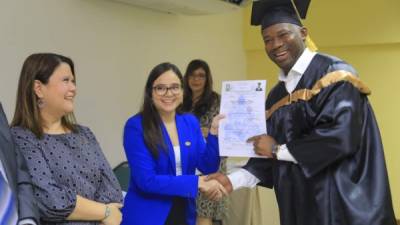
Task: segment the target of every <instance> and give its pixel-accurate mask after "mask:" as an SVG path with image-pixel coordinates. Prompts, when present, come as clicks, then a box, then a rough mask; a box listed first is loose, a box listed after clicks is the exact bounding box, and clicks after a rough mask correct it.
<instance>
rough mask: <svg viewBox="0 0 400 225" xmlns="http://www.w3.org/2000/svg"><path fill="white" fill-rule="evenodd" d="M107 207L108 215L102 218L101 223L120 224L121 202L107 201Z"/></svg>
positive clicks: (105, 224) (107, 224)
mask: <svg viewBox="0 0 400 225" xmlns="http://www.w3.org/2000/svg"><path fill="white" fill-rule="evenodd" d="M106 206H108V208H109V209H110V215H109V216H107V217H106V218H104V219H103V220H102V221H101V224H102V225H119V224H121V221H122V213H121V210H120V209H121V208H122V204H121V203H109V204H106Z"/></svg>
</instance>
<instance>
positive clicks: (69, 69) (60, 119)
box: [11, 53, 122, 225]
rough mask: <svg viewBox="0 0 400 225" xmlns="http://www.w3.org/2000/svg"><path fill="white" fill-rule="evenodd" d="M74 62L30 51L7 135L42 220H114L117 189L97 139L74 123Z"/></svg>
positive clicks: (87, 223)
mask: <svg viewBox="0 0 400 225" xmlns="http://www.w3.org/2000/svg"><path fill="white" fill-rule="evenodd" d="M75 96H76V85H75V72H74V64H73V62H72V60H71V59H69V58H67V57H64V56H62V55H57V54H52V53H38V54H33V55H31V56H29V57H28V58H27V59H26V60H25V62H24V65H23V67H22V71H21V75H20V78H19V84H18V91H17V101H16V108H15V113H14V118H13V121H12V124H11V126H12V128H11V131H12V135H13V138H14V141H15V143H16V144H17V146H18V147H19V149H20V151H21V154H22V155H23V156H24V158H25V159H26V162H27V165H28V170H29V172H30V175H31V177H32V183H33V187H34V194H35V196H36V198H37V205H38V207H39V211H40V214H41V224H44V225H46V224H49V225H56V224H57V225H97V224H104V225H118V224H120V221H121V218H122V215H121V212H120V210H119V208H121V206H122V205H121V204H120V203H121V202H122V194H121V189H120V186H119V184H118V182H117V179H116V178H115V176H114V174H113V172H112V170H111V168H110V165H109V164H108V162H107V160H106V158H105V157H104V155H103V153H102V151H101V148H100V146H99V143H98V142H97V140H96V138H95V136H94V134H93V133H92V132H91V131H90V129H89V128H87V127H84V126H81V125H78V124H77V123H76V120H75V117H74V114H73V110H74V98H75Z"/></svg>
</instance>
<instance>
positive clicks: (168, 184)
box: [122, 114, 219, 225]
mask: <svg viewBox="0 0 400 225" xmlns="http://www.w3.org/2000/svg"><path fill="white" fill-rule="evenodd" d="M175 121H176V127H177V131H178V136H179V145H180V150H181V163H182V175H181V176H176V164H175V156H174V150H173V146H172V142H171V140H170V138H169V136H168V133H167V131H166V129H165V127H164V126H162V134H163V137H164V142H165V143H166V146H167V147H168V152H167V151H164V150H161V149H160V151H159V152H160V154H159V157H158V159H156V158H154V157H153V156H152V155H151V153H150V151H149V149H148V148H147V146H146V144H145V142H144V136H143V127H142V116H141V115H140V114H137V115H135V116H133V117H131V118H130V119H128V121H127V122H126V125H125V130H124V148H125V153H126V157H127V159H128V162H129V166H130V169H131V177H130V182H129V189H128V193H127V195H126V197H125V201H124V207H123V209H122V213H123V219H122V225H164V223H165V221H166V219H167V216H168V214H169V211H170V209H171V206H172V199H173V198H174V197H177V196H178V197H183V198H185V199H186V200H187V205H188V207H187V209H186V221H187V223H188V224H189V225H195V222H196V203H195V198H196V197H197V191H198V176H196V175H195V170H196V168H197V169H199V170H200V171H201V172H202V173H203V174H209V173H213V172H216V171H217V170H218V166H219V149H218V139H217V137H216V136H214V135H208V137H207V143H206V142H205V140H204V138H203V136H202V134H201V130H200V124H199V122H198V120H197V118H196V117H195V116H193V115H191V114H177V115H176V117H175Z"/></svg>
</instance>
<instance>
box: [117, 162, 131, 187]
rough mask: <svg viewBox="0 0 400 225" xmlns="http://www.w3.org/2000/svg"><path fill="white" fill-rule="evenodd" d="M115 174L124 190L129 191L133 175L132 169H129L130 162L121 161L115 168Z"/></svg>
mask: <svg viewBox="0 0 400 225" xmlns="http://www.w3.org/2000/svg"><path fill="white" fill-rule="evenodd" d="M113 172H114V174H115V176H116V177H117V179H118V182H119V184H120V185H121V188H122V190H123V191H125V192H127V191H128V186H129V177H130V175H131V171H130V169H129V164H128V162H127V161H125V162H122V163H120V164H119V165H118V166H116V167H115V168H114V169H113Z"/></svg>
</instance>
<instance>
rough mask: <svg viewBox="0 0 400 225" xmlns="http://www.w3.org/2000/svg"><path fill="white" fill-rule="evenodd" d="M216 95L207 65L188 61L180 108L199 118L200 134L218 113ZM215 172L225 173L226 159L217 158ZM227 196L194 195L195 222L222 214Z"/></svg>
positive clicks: (205, 223)
mask: <svg viewBox="0 0 400 225" xmlns="http://www.w3.org/2000/svg"><path fill="white" fill-rule="evenodd" d="M219 105H220V96H219V94H218V93H216V92H215V91H214V90H213V81H212V76H211V71H210V67H209V66H208V64H207V62H205V61H203V60H201V59H195V60H192V61H191V62H190V63H189V65H188V67H187V69H186V73H185V76H184V98H183V108H184V110H185V111H187V112H192V113H193V114H194V115H195V116H196V117H197V118H198V119H199V120H200V125H201V129H202V132H203V136H204V137H207V135H208V131H209V129H210V126H211V122H212V119H213V118H214V116H215V115H218V113H219ZM219 172H223V173H226V158H222V159H221V161H220V168H219ZM226 208H227V198H224V199H222V200H220V201H210V200H208V199H207V198H205V196H204V195H203V194H202V193H199V196H198V197H197V225H211V224H212V220H217V221H219V222H220V221H221V220H222V219H223V216H225V212H226Z"/></svg>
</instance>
